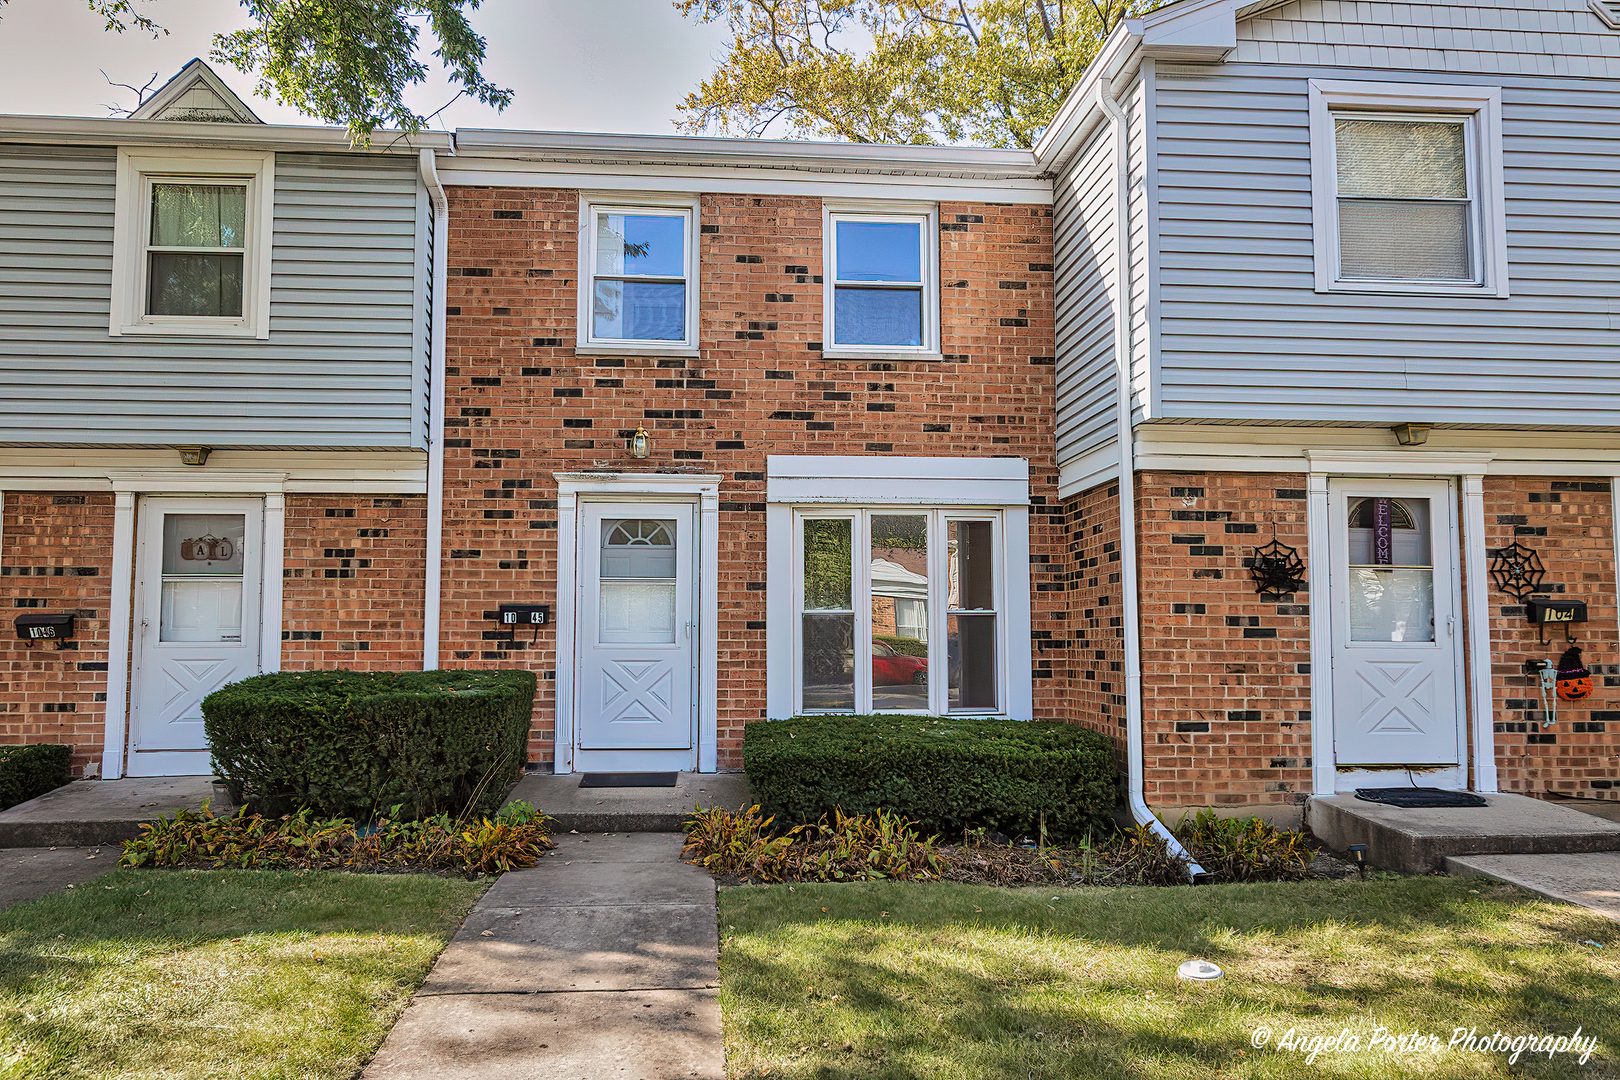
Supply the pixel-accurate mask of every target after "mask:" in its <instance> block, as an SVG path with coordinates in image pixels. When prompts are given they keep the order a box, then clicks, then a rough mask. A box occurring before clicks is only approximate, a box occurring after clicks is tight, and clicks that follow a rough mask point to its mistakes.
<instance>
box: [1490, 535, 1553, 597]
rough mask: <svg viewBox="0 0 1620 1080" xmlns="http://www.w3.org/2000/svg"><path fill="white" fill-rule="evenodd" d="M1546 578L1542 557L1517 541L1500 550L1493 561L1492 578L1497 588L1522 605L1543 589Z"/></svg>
mask: <svg viewBox="0 0 1620 1080" xmlns="http://www.w3.org/2000/svg"><path fill="white" fill-rule="evenodd" d="M1546 576H1547V568H1546V567H1545V566H1542V565H1541V556H1539V555H1537V554H1536V552H1535V549H1534V548H1527V547H1525V546H1524V545H1523V544H1520V543H1519V542H1518V541H1517V540H1515V541H1514V542H1513V543H1511V544H1509V545H1508V546H1507V547H1505V548H1501V549H1499V550H1498V551H1497V553H1496V555H1495V557H1494V558H1492V559H1491V578H1492V580H1494V581H1495V582H1496V587H1497V588H1498V589H1501V590H1502V591H1503V592H1505V593H1507V594H1508V595H1509V596H1511V597H1513V598H1514V599H1515V600H1518V601H1519V602H1521V603H1523V602H1524V601H1525V600H1527V599H1529V598H1530V594H1532V593H1534V592H1535V591H1536V590H1537V589H1539V588H1541V579H1542V578H1544V577H1546Z"/></svg>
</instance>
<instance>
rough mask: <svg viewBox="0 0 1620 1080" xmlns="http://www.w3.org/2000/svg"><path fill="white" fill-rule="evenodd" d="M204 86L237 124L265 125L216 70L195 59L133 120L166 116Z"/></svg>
mask: <svg viewBox="0 0 1620 1080" xmlns="http://www.w3.org/2000/svg"><path fill="white" fill-rule="evenodd" d="M198 83H201V84H202V85H203V86H205V87H207V88H208V90H209V91H211V92H212V93H213V95H214V96H215V97H217V98H219V100H220V103H221V104H223V105H224V106H225V107H226V108H227V109H229V110H230V111H231V112H232V113H234V114H235V115H236V118H237V121H238V122H239V123H243V124H263V123H264V121H263V120H260V119H259V116H258V114H257V113H255V112H254V111H253V110H252V109H251V108H249V107H248V103H247V102H245V101H243V100H242V99H241V98H240V97H238V96H237V93H236V91H234V90H232V89H231V88H230V87H228V86H226V85H225V82H224V80H222V79H221V78H220V77H219V76H218V75H216V74H214V69H213V68H211V67H209V66H208V65H207V64H205V63H203V62H202V60H200V59H197V58H196V57H193V58H192V59H191V60H190V62H188V63H187V64H186V66H185V67H183V68H181V69H180V70H179V71H177V72H175V73H174V77H173V78H171V79H170V80H169V81H168V82H166V83H164V84H163V85H162V86H161V87H160V88H159V89H158V91H157V93H155V94H153V95H152V96H151V97H149V98H147V99H146V100H145V101H143V102H141V104H140V107H139V108H137V109H136V110H135V111H134V112H132V113H130V114H129V117H128V119H130V120H149V119H152V118H155V117H158V116H161V115H162V114H163V111H164V110H165V109H167V108H168V107H169V106H171V105H173V104H174V103H175V102H176V101H177V100H179V99H180V97H181V96H182V95H184V94H186V93H189V92H190V90H191V88H192V87H194V86H196V85H197V84H198Z"/></svg>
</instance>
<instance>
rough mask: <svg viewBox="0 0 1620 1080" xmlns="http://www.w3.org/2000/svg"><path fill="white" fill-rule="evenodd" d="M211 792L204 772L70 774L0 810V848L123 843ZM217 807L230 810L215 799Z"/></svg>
mask: <svg viewBox="0 0 1620 1080" xmlns="http://www.w3.org/2000/svg"><path fill="white" fill-rule="evenodd" d="M213 797H214V788H213V784H212V783H210V777H207V776H158V777H151V778H145V779H134V780H128V779H126V780H75V781H73V782H72V783H71V784H63V785H62V786H61V787H59V788H57V789H56V790H54V791H47V792H46V793H45V794H43V795H41V796H39V797H38V798H36V799H30V800H28V801H27V802H25V803H18V804H17V805H16V806H13V807H12V808H11V809H9V810H4V811H0V848H48V847H69V846H79V847H88V846H95V845H98V844H111V845H117V844H122V843H123V842H124V841H125V840H133V839H134V838H135V837H137V836H139V835H140V832H141V826H142V825H144V824H146V823H147V822H149V821H155V820H157V818H158V817H159V816H160V815H163V814H172V813H174V812H175V811H176V810H196V809H197V808H198V807H200V806H202V804H203V801H204V800H206V799H213ZM216 809H217V810H219V811H220V812H222V813H229V812H230V810H231V808H230V807H228V806H227V807H218V806H217V805H216Z"/></svg>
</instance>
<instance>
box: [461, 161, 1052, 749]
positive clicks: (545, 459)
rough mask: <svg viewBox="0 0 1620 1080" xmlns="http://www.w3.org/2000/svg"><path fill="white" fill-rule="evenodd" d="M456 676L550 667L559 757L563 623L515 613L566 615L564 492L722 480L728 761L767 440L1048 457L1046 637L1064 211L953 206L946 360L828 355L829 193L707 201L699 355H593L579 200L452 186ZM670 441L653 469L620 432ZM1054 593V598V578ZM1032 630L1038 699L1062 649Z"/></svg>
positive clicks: (1042, 568) (1038, 621) (1038, 609)
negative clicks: (561, 563)
mask: <svg viewBox="0 0 1620 1080" xmlns="http://www.w3.org/2000/svg"><path fill="white" fill-rule="evenodd" d="M450 199H451V225H450V230H451V231H450V242H449V259H450V264H449V267H448V272H449V289H450V293H449V297H448V306H447V312H446V314H447V316H448V320H447V338H448V341H447V360H446V375H447V392H446V421H447V424H448V425H449V426H448V428H447V430H446V432H445V434H446V464H445V485H446V491H445V541H444V543H445V552H446V562H445V580H446V587H445V599H444V612H445V615H444V638H443V641H444V656H443V662H444V663H445V664H446V665H447V666H483V667H502V666H522V667H528V668H532V669H534V670H535V671H537V672H539V673H540V674H541V689H540V697H539V701H538V703H537V708H536V722H535V728H534V733H533V739H532V741H531V746H530V755H531V759H533V760H536V761H550V760H552V745H551V740H552V717H553V711H554V707H555V694H554V686H555V683H554V679H555V671H556V664H557V657H556V648H555V640H556V639H555V633H554V631H553V629H552V628H551V627H546V628H543V629H542V630H541V631H540V633H539V635H538V638H537V639H535V640H534V641H533V643H532V644H531V638H530V636H528V635H518V640H517V641H516V642H512V641H509V640H508V638H509V636H510V635H509V634H508V633H507V632H505V631H500V630H498V629H497V627H496V624H495V623H494V622H493V621H492V616H493V614H494V612H495V609H496V607H497V606H498V605H499V604H501V603H509V602H532V603H550V604H553V605H555V602H556V597H555V595H554V585H555V581H556V576H557V568H556V551H557V537H556V529H557V509H556V482H555V480H554V479H553V473H556V472H566V471H572V470H581V469H593V468H612V469H622V470H625V471H635V470H665V471H668V470H690V471H694V472H712V473H718V474H720V475H721V476H723V477H724V480H723V482H722V484H721V495H720V498H721V503H720V526H721V549H720V593H719V597H718V603H719V611H720V626H719V635H720V686H719V717H720V719H719V726H720V731H719V738H720V751H721V757H720V761H721V766H722V767H723V768H735V767H738V766H739V765H740V763H741V762H740V747H741V739H742V728H743V725H744V724H746V723H747V722H748V721H750V720H754V719H758V718H759V717H761V716H763V715H764V712H765V596H766V593H765V590H766V587H767V584H768V583H767V581H766V577H765V466H766V462H765V458H766V455H768V454H773V453H774V454H881V455H890V454H895V455H926V456H942V455H962V456H1016V457H1024V458H1028V459H1029V461H1030V464H1031V470H1032V475H1031V492H1032V496H1033V500H1034V505H1033V506H1032V507H1031V511H1032V512H1031V537H1030V550H1031V554H1032V556H1033V557H1034V558H1033V559H1032V570H1033V575H1032V576H1033V585H1032V588H1033V596H1032V602H1033V605H1034V613H1033V623H1032V627H1033V629H1035V630H1036V631H1037V633H1039V632H1041V631H1046V630H1049V629H1051V628H1052V627H1053V625H1054V621H1053V619H1052V618H1051V615H1052V613H1053V612H1061V611H1063V610H1064V608H1065V606H1066V600H1065V597H1064V594H1063V590H1062V585H1063V580H1062V578H1063V573H1064V571H1063V570H1062V568H1061V565H1060V564H1061V560H1062V557H1063V550H1064V548H1063V545H1064V540H1065V538H1064V524H1063V514H1062V511H1061V509H1060V508H1059V507H1058V506H1057V499H1056V482H1057V472H1056V467H1055V464H1054V460H1053V436H1052V431H1053V403H1054V385H1053V371H1054V367H1053V336H1052V335H1053V329H1052V274H1051V260H1052V254H1051V251H1052V236H1051V212H1050V209H1049V208H1047V207H1040V206H1005V205H977V204H976V205H963V204H951V203H945V204H943V205H941V207H940V220H941V223H942V232H941V237H940V261H941V267H940V269H941V274H940V277H941V285H942V289H941V301H940V305H941V323H942V346H943V349H942V351H943V353H944V359H943V360H940V361H875V360H873V361H866V360H849V359H837V360H835V359H831V358H828V357H825V356H823V354H822V351H821V345H822V338H823V335H822V327H821V310H822V283H821V275H822V271H823V266H822V257H821V227H822V219H821V204H820V202H819V200H817V199H815V198H805V197H790V196H771V197H754V196H745V195H706V196H704V197H703V199H702V210H701V232H700V239H701V275H702V276H701V293H700V303H701V312H700V322H699V346H700V353H701V355H700V356H699V357H694V358H684V357H637V356H618V355H606V356H577V355H575V350H574V347H573V345H574V341H575V336H576V335H575V320H576V314H575V313H576V290H577V288H578V286H579V283H578V280H577V279H578V254H577V247H576V244H577V232H578V206H579V201H578V193H577V192H575V191H563V190H547V189H514V188H480V187H457V188H452V189H451V191H450ZM638 425H645V426H646V428H647V430H648V431H649V432H650V433H651V435H652V454H651V457H650V458H648V459H647V460H646V461H645V462H637V461H634V460H633V459H631V458H630V457H629V455H628V453H627V451H626V449H625V442H626V440H627V439H628V438H629V437H630V435H631V434H632V433H633V432H634V431H635V429H636V427H637V426H638ZM1043 586H1044V588H1043ZM1046 640H1049V639H1042V638H1040V637H1037V638H1036V641H1035V643H1034V644H1035V650H1036V652H1035V655H1036V658H1037V659H1036V664H1037V676H1038V677H1037V678H1036V680H1035V694H1036V712H1037V714H1039V715H1042V716H1057V715H1060V714H1062V713H1063V712H1064V709H1063V704H1062V683H1063V681H1064V679H1063V676H1062V666H1061V662H1060V661H1058V660H1057V658H1056V657H1054V656H1053V652H1054V650H1053V649H1052V648H1051V647H1050V646H1049V645H1044V644H1043V641H1046Z"/></svg>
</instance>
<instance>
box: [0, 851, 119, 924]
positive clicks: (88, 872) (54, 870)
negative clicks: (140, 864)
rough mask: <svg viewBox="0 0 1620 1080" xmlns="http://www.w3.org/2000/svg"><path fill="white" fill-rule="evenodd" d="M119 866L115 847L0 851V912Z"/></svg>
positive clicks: (92, 879) (80, 883) (77, 885)
mask: <svg viewBox="0 0 1620 1080" xmlns="http://www.w3.org/2000/svg"><path fill="white" fill-rule="evenodd" d="M117 866H118V848H116V847H108V848H100V847H64V848H49V847H45V848H0V909H5V908H8V907H10V906H11V905H13V904H22V903H26V902H27V901H29V900H37V899H39V898H40V897H41V896H46V895H48V894H50V893H53V892H56V891H57V890H58V889H65V888H67V887H68V886H70V885H72V886H75V887H79V886H82V885H84V884H85V883H86V882H90V881H94V880H95V879H96V878H98V877H100V876H101V875H102V874H105V873H106V872H107V871H109V870H113V869H116V868H117Z"/></svg>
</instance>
